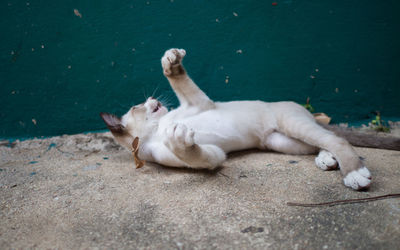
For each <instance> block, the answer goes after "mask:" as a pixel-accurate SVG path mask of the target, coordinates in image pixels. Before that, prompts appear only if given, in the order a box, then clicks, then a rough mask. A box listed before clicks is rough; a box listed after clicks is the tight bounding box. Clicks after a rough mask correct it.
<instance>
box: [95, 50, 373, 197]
mask: <svg viewBox="0 0 400 250" xmlns="http://www.w3.org/2000/svg"><path fill="white" fill-rule="evenodd" d="M185 55H186V52H185V50H183V49H170V50H168V51H166V52H165V54H164V56H163V57H162V59H161V64H162V67H163V70H164V75H165V76H166V77H167V78H168V80H169V82H170V84H171V87H172V88H173V90H174V91H175V93H176V95H177V97H178V99H179V102H180V106H179V107H178V108H177V109H174V110H172V111H169V112H168V110H167V108H166V107H164V106H163V105H162V104H161V103H160V102H159V101H157V100H156V99H154V98H152V97H150V98H148V99H147V100H146V102H144V103H142V104H139V105H136V106H134V107H132V108H131V109H130V110H129V111H128V112H127V113H126V114H125V115H124V116H122V118H118V117H116V116H114V115H111V114H108V113H101V116H102V118H103V120H104V121H105V123H106V124H107V126H108V128H109V129H110V130H111V132H112V134H113V135H114V137H115V139H116V140H117V141H118V142H119V143H120V144H122V145H123V146H125V147H126V148H128V149H132V142H133V140H134V138H136V137H138V138H140V148H139V152H138V154H139V157H140V158H141V159H144V160H146V161H152V162H156V163H159V164H162V165H166V166H173V167H190V168H208V169H213V168H215V167H217V166H219V165H221V163H222V162H224V161H225V159H226V154H227V153H228V152H232V151H237V150H243V149H250V148H258V149H262V150H267V149H268V150H274V151H277V152H282V153H286V154H316V153H318V152H319V154H318V156H317V157H316V159H315V163H316V164H317V166H318V167H319V168H321V169H322V170H331V169H335V168H338V167H339V166H340V171H341V173H342V175H343V176H344V179H343V181H344V184H345V185H346V186H348V187H351V188H353V189H356V190H362V189H367V188H368V187H369V186H370V183H371V174H370V172H369V171H368V169H367V168H366V167H365V166H363V165H362V162H361V161H360V159H359V156H358V155H357V154H356V152H355V151H354V149H353V148H352V147H351V145H350V144H349V143H348V142H347V141H346V140H345V139H343V138H340V137H338V136H336V135H335V134H334V133H332V132H330V131H328V130H326V129H324V128H322V127H321V126H320V125H318V124H317V123H316V121H315V119H314V117H313V116H312V115H311V114H310V113H309V112H308V111H307V110H306V109H305V108H303V107H302V106H300V105H298V104H296V103H293V102H275V103H267V102H262V101H233V102H213V101H212V100H210V99H209V98H208V96H207V95H206V94H205V93H204V92H203V91H202V90H201V89H199V87H198V86H197V85H196V84H195V83H194V82H193V81H192V79H190V77H189V76H188V75H187V74H186V71H185V69H184V68H183V66H182V64H181V62H182V59H183V57H184V56H185Z"/></svg>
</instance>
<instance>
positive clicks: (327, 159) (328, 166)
mask: <svg viewBox="0 0 400 250" xmlns="http://www.w3.org/2000/svg"><path fill="white" fill-rule="evenodd" d="M315 164H316V165H317V166H318V167H319V168H320V169H322V170H334V169H338V167H339V165H338V162H337V161H336V159H335V157H334V156H333V155H332V153H331V152H328V151H326V150H321V152H319V154H318V156H317V157H315Z"/></svg>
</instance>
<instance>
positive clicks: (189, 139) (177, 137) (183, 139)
mask: <svg viewBox="0 0 400 250" xmlns="http://www.w3.org/2000/svg"><path fill="white" fill-rule="evenodd" d="M166 135H167V137H166V140H165V141H164V143H165V144H166V145H167V146H168V147H169V148H171V149H172V150H186V149H189V148H191V147H192V146H193V145H194V131H193V130H191V129H188V128H187V127H186V126H185V125H183V124H174V125H172V126H170V127H169V128H168V129H167V131H166Z"/></svg>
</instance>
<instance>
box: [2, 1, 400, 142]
mask: <svg viewBox="0 0 400 250" xmlns="http://www.w3.org/2000/svg"><path fill="white" fill-rule="evenodd" d="M273 2H274V1H260V0H257V1H246V0H241V1H230V0H229V1H228V0H224V1H200V0H173V1H172V0H163V1H152V0H148V1H146V0H144V1H136V0H130V1H127V0H118V1H111V0H110V1H105V0H97V1H78V0H76V1H50V0H47V1H44V0H43V1H38V0H36V1H35V0H32V1H30V0H27V1H15V0H9V1H2V2H1V3H0V5H1V6H0V14H1V22H0V29H1V39H0V64H1V65H0V81H1V82H0V121H1V122H0V137H2V138H7V137H24V136H28V137H29V136H48V135H59V134H64V133H68V134H71V133H79V132H84V131H94V130H100V129H105V126H104V124H103V123H102V121H101V119H100V118H99V115H98V113H99V112H101V111H107V112H114V113H117V114H122V113H124V112H125V111H126V110H127V109H128V107H129V106H130V105H132V104H135V103H139V102H142V101H143V99H144V94H147V95H151V94H152V92H153V90H155V89H156V88H158V90H157V93H156V94H155V96H157V95H159V94H161V93H163V94H164V95H167V96H169V97H170V98H171V102H172V104H174V105H176V99H175V97H173V93H172V91H171V90H170V89H169V85H168V83H167V81H166V80H165V79H164V77H163V75H162V72H161V68H160V57H161V56H162V54H163V52H164V50H166V49H168V48H170V47H179V48H185V49H186V50H187V52H188V55H187V58H186V59H185V64H186V68H187V70H188V71H189V73H190V75H191V76H192V78H193V79H194V80H195V81H196V82H197V83H198V84H199V85H200V87H201V88H202V89H204V90H205V91H206V92H207V93H208V95H209V96H210V97H211V98H213V99H215V100H220V101H225V100H232V99H261V100H265V101H278V100H294V101H297V102H300V103H304V102H305V100H306V98H307V96H310V98H311V102H312V104H313V106H314V107H315V108H316V111H323V112H326V113H328V114H330V115H331V116H333V118H334V121H335V122H343V121H349V122H356V121H360V120H364V119H368V118H369V117H372V113H371V112H373V111H377V110H379V111H380V112H381V113H382V114H383V115H384V116H387V117H394V118H400V98H399V97H400V95H399V93H400V14H399V13H400V1H395V0H392V1H390V0H388V1H384V0H383V1H376V0H374V1H372V0H368V1H367V0H364V1H359V0H346V1H336V0H329V1H321V0H308V1H295V0H282V1H279V0H276V1H275V2H276V3H277V5H276V6H274V5H273V4H272V3H273ZM74 9H77V10H79V12H80V13H81V15H82V17H81V18H80V17H78V16H76V15H75V14H74ZM239 51H241V52H242V53H238V52H239ZM316 69H317V70H318V72H316ZM311 76H312V77H311ZM227 77H229V81H228V83H226V82H225V80H226V78H227ZM32 119H34V120H35V121H36V124H34V122H33V121H32Z"/></svg>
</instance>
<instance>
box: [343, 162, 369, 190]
mask: <svg viewBox="0 0 400 250" xmlns="http://www.w3.org/2000/svg"><path fill="white" fill-rule="evenodd" d="M343 182H344V185H346V186H348V187H351V188H352V189H355V190H366V189H368V188H369V186H370V185H371V173H370V172H369V170H368V169H367V168H366V167H362V168H359V169H357V170H354V171H351V172H350V173H348V174H347V175H346V177H344V178H343Z"/></svg>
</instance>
